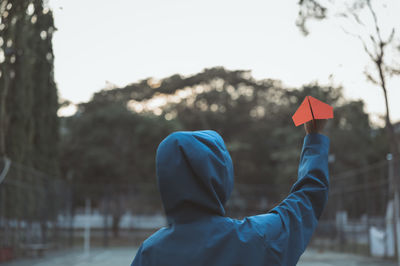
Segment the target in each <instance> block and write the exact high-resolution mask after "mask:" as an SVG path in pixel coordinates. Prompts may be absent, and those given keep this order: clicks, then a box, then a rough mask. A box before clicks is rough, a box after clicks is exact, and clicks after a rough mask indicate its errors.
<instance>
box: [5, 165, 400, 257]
mask: <svg viewBox="0 0 400 266" xmlns="http://www.w3.org/2000/svg"><path fill="white" fill-rule="evenodd" d="M3 168H4V167H3ZM289 190H290V187H286V186H285V187H282V186H271V185H249V184H235V187H234V191H233V193H232V196H231V198H230V199H229V201H228V203H227V205H226V210H227V215H229V216H231V217H235V218H242V217H245V216H248V215H256V214H260V213H265V212H268V211H269V210H270V209H271V208H273V207H274V206H276V204H278V203H279V202H280V200H282V199H284V198H285V196H286V195H287V194H288V193H289ZM277 191H278V192H277ZM392 194H393V187H392V186H391V185H390V182H389V179H388V162H387V161H383V162H379V163H376V164H373V165H370V166H367V167H364V168H360V169H355V170H352V171H349V172H346V173H342V174H336V175H332V176H331V179H330V193H329V200H328V203H327V206H326V208H325V211H324V213H323V215H322V217H321V219H320V222H319V225H318V228H317V230H316V232H315V234H314V236H313V238H312V241H311V245H314V246H315V247H317V248H318V249H320V250H337V251H342V252H354V253H362V254H364V255H378V256H382V257H393V256H394V255H395V254H394V253H395V252H394V251H395V250H394V240H395V239H394V232H395V231H394V226H393V224H394V215H393V203H391V202H392V201H391V199H392V198H393V197H392ZM270 195H275V198H272V197H271V196H270ZM276 195H279V196H278V197H276ZM89 198H90V201H88V199H89ZM88 202H90V205H89V206H87V205H86V206H85V203H86V204H87V203H88ZM165 224H166V219H165V216H164V214H163V210H162V205H161V200H160V196H159V193H158V189H157V185H156V183H155V182H154V183H140V184H125V185H115V184H109V185H107V186H104V185H100V184H97V185H96V184H81V183H78V182H74V180H69V181H68V182H67V181H64V180H61V179H59V178H56V177H53V176H48V175H46V174H44V173H41V172H39V171H36V170H34V169H32V168H29V167H26V166H23V165H19V164H16V163H11V166H10V167H9V170H8V173H7V176H6V177H5V178H4V179H3V181H2V182H1V183H0V262H1V261H6V260H9V259H11V258H17V257H23V256H40V255H43V254H45V253H46V252H47V251H48V250H53V249H61V248H62V249H65V248H73V247H76V248H82V247H83V246H84V241H85V240H84V239H85V237H86V238H87V237H89V240H90V245H91V246H122V245H126V246H138V245H139V244H140V243H141V242H142V241H143V240H144V239H145V238H147V237H148V236H149V235H150V234H151V233H153V232H154V231H156V230H157V229H158V228H160V227H162V226H164V225H165ZM88 227H89V228H90V234H89V235H88V234H87V233H88V231H87V230H88Z"/></svg>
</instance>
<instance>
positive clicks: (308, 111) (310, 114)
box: [292, 96, 333, 127]
mask: <svg viewBox="0 0 400 266" xmlns="http://www.w3.org/2000/svg"><path fill="white" fill-rule="evenodd" d="M329 118H333V107H332V106H330V105H329V104H326V103H324V102H321V101H320V100H317V99H315V98H314V97H311V96H306V98H305V99H304V101H303V102H302V103H301V105H300V106H299V108H298V109H297V111H296V113H294V115H293V116H292V119H293V122H294V124H295V125H296V127H297V126H298V125H301V124H304V123H306V122H308V121H310V120H314V119H329Z"/></svg>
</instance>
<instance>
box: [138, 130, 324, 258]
mask: <svg viewBox="0 0 400 266" xmlns="http://www.w3.org/2000/svg"><path fill="white" fill-rule="evenodd" d="M328 150H329V139H328V138H327V137H326V136H323V135H320V134H309V135H307V136H306V137H305V138H304V145H303V149H302V152H301V157H300V166H299V171H298V180H297V182H296V183H295V184H294V185H293V187H292V188H291V190H290V194H289V196H288V197H287V198H286V199H285V200H283V201H282V202H281V203H280V204H279V205H278V206H276V207H275V208H273V209H272V210H271V211H269V212H268V213H265V214H261V215H256V216H250V217H246V218H244V219H243V220H236V219H231V218H229V217H225V210H224V204H225V202H226V201H227V200H228V198H229V195H230V194H231V192H232V189H233V165H232V160H231V157H230V155H229V153H228V151H227V149H226V147H225V144H224V141H223V140H222V138H221V136H220V135H219V134H218V133H216V132H215V131H194V132H175V133H173V134H171V135H169V136H168V137H167V138H166V139H164V140H163V141H162V142H161V144H160V145H159V147H158V150H157V156H156V168H157V180H158V186H159V190H160V193H161V199H162V202H163V206H164V210H165V213H166V215H167V220H168V226H167V227H165V228H162V229H160V230H159V231H157V232H156V233H154V234H153V235H152V236H150V237H149V238H148V239H146V240H145V241H144V242H143V244H142V245H141V246H140V248H139V250H138V252H137V254H136V257H135V259H134V261H133V262H132V266H155V265H157V266H169V265H171V266H197V265H199V266H200V265H202V266H213V265H216V266H225V265H229V266H233V265H248V266H257V265H289V266H291V265H296V263H297V261H298V260H299V258H300V256H301V254H302V253H303V252H304V250H305V249H306V247H307V244H308V242H309V240H310V238H311V235H312V233H313V231H314V229H315V227H316V226H317V223H318V218H319V217H320V215H321V212H322V210H323V208H324V206H325V203H326V201H327V197H328V186H329V180H328Z"/></svg>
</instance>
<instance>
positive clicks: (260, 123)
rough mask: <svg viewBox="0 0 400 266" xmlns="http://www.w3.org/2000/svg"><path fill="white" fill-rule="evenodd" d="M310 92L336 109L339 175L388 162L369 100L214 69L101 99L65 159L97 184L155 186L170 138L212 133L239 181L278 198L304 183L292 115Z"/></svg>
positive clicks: (85, 114) (77, 126)
mask: <svg viewBox="0 0 400 266" xmlns="http://www.w3.org/2000/svg"><path fill="white" fill-rule="evenodd" d="M182 92H185V93H182ZM179 95H181V96H182V95H184V96H182V97H181V98H179V100H176V99H175V100H170V101H167V103H166V104H165V105H164V106H162V107H160V108H161V112H160V113H159V116H155V115H153V114H151V110H150V111H149V110H147V111H146V110H144V111H141V112H139V113H135V112H134V111H129V110H127V109H126V106H129V103H130V102H131V101H132V100H133V101H134V102H135V104H146V102H147V101H148V100H149V99H156V98H164V99H170V98H168V97H169V96H174V97H176V96H179ZM307 95H313V96H315V97H316V98H318V99H320V100H322V101H324V102H327V103H329V104H331V105H333V106H334V108H335V119H333V120H332V121H330V123H328V126H327V130H326V131H327V134H328V135H330V137H331V140H332V143H333V145H332V147H331V153H332V154H334V155H335V158H336V159H335V163H334V164H332V167H331V173H332V174H333V175H335V174H336V173H340V172H343V171H345V170H348V169H353V168H357V167H363V166H366V165H368V164H369V163H371V162H376V161H379V160H382V159H383V158H384V154H385V150H384V149H380V150H372V149H368V147H373V146H379V144H376V142H381V141H382V138H377V135H374V134H372V133H373V132H375V131H374V130H373V129H372V128H371V127H370V124H369V118H368V115H367V114H366V113H365V112H364V105H363V102H362V101H346V100H345V99H344V97H343V95H342V89H341V88H340V87H330V86H319V85H318V84H310V85H306V86H304V87H302V88H300V89H287V88H284V87H283V86H282V85H281V83H280V82H278V81H274V80H261V81H258V80H255V79H253V78H252V77H251V75H250V73H249V72H248V71H228V70H225V69H223V68H212V69H206V70H205V71H204V72H202V73H199V74H196V75H194V76H191V77H187V78H183V77H181V76H178V75H174V76H172V77H169V78H165V79H162V80H160V81H158V82H157V83H156V86H154V81H153V80H152V79H147V80H146V81H141V82H139V83H136V84H131V85H129V86H127V87H125V88H121V89H115V90H104V91H101V92H100V93H97V94H95V95H94V97H93V99H92V100H91V101H90V102H88V103H84V104H82V105H80V107H79V110H80V111H79V112H78V114H77V115H75V116H74V117H72V118H69V119H70V121H69V122H68V123H67V130H68V132H69V133H68V134H67V135H66V136H68V137H67V138H65V140H67V141H66V142H65V143H66V144H65V148H64V149H63V150H64V159H63V162H64V163H65V167H67V168H68V167H72V168H73V169H74V170H76V171H78V172H79V173H77V174H78V175H79V176H80V177H79V178H81V180H85V182H87V183H90V184H95V183H99V182H100V183H107V182H109V181H110V180H112V182H115V183H131V184H132V183H134V182H154V180H155V174H154V156H155V151H156V147H157V145H158V143H159V142H160V140H161V139H162V138H163V137H165V136H166V135H167V134H168V133H169V132H171V131H172V130H175V129H182V130H201V129H213V130H216V131H217V132H219V133H220V134H221V135H222V136H223V138H224V140H225V142H226V145H227V147H228V149H229V151H230V153H231V156H232V158H233V161H234V166H235V178H236V183H241V184H264V185H265V184H267V185H271V186H274V187H276V188H277V189H275V190H274V191H273V192H272V193H269V194H268V196H269V197H270V198H273V199H278V198H279V197H280V195H281V193H286V192H287V191H288V189H289V187H290V185H291V184H292V183H293V182H294V181H295V180H296V178H297V166H298V160H299V154H300V149H301V146H302V141H303V137H304V134H305V133H304V130H303V129H302V127H299V128H296V127H295V126H294V125H293V122H292V120H291V117H292V115H293V113H294V112H295V111H296V109H297V107H298V106H299V105H300V103H301V102H302V101H303V99H304V98H305V96H307ZM164 117H166V118H168V119H172V120H165V119H164ZM71 150H72V151H71ZM349 151H351V152H349ZM70 160H74V161H71V162H70ZM138 162H139V163H138ZM132 173H134V175H132Z"/></svg>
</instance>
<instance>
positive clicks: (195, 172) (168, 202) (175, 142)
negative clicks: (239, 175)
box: [156, 130, 234, 223]
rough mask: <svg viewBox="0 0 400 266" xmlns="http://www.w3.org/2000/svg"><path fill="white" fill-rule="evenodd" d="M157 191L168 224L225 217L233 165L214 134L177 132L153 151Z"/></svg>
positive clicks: (231, 183)
mask: <svg viewBox="0 0 400 266" xmlns="http://www.w3.org/2000/svg"><path fill="white" fill-rule="evenodd" d="M156 171H157V182H158V188H159V190H160V194H161V200H162V203H163V206H164V210H165V213H166V215H167V219H168V221H169V222H170V223H173V222H180V221H182V222H184V221H188V220H192V219H197V218H199V216H204V215H220V216H224V215H225V209H224V204H225V202H226V201H227V200H228V198H229V196H230V194H231V192H232V189H233V180H234V179H233V164H232V160H231V157H230V155H229V152H228V150H227V149H226V146H225V143H224V141H223V139H222V137H221V136H220V135H219V134H218V133H217V132H215V131H212V130H205V131H181V132H175V133H172V134H171V135H169V136H168V137H167V138H165V139H164V140H163V141H162V142H161V143H160V145H159V146H158V149H157V155H156Z"/></svg>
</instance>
